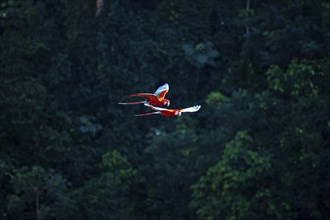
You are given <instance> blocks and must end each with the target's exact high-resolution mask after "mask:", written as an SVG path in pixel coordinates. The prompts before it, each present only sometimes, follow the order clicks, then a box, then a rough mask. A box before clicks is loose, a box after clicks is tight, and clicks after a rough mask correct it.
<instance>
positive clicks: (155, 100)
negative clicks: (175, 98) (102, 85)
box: [118, 83, 170, 106]
mask: <svg viewBox="0 0 330 220" xmlns="http://www.w3.org/2000/svg"><path fill="white" fill-rule="evenodd" d="M169 88H170V87H169V85H168V84H167V83H165V84H164V85H162V86H160V87H159V88H158V89H157V90H156V92H155V93H154V94H152V93H136V94H132V95H130V96H137V97H141V98H143V99H144V100H145V101H141V102H126V103H118V104H121V105H136V104H149V105H153V106H169V105H170V100H168V99H165V95H166V94H167V92H168V91H169Z"/></svg>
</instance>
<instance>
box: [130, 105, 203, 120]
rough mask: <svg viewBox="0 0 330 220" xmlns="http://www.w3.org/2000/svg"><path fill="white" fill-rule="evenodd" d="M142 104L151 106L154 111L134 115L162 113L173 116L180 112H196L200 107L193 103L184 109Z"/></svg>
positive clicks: (179, 114) (178, 114)
mask: <svg viewBox="0 0 330 220" xmlns="http://www.w3.org/2000/svg"><path fill="white" fill-rule="evenodd" d="M144 105H145V106H147V107H149V108H151V109H152V110H154V111H155V112H148V113H143V114H138V115H135V116H147V115H156V114H160V115H163V116H165V117H173V116H181V113H182V112H197V111H198V110H199V109H200V108H201V106H200V105H195V106H192V107H189V108H184V109H167V108H159V107H155V106H152V105H149V104H147V103H146V104H144Z"/></svg>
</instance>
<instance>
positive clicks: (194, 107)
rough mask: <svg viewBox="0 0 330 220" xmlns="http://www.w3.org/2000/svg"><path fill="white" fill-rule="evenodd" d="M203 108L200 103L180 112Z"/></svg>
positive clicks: (195, 110)
mask: <svg viewBox="0 0 330 220" xmlns="http://www.w3.org/2000/svg"><path fill="white" fill-rule="evenodd" d="M200 108H201V106H200V105H195V106H192V107H189V108H184V109H181V110H180V112H197V111H198V110H199V109H200Z"/></svg>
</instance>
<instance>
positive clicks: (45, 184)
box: [7, 166, 70, 219]
mask: <svg viewBox="0 0 330 220" xmlns="http://www.w3.org/2000/svg"><path fill="white" fill-rule="evenodd" d="M10 184H11V185H12V189H13V193H12V194H10V195H9V196H8V209H7V210H8V213H7V215H8V217H10V218H14V219H26V218H25V217H24V216H31V217H30V218H37V219H47V218H52V217H54V216H61V215H62V214H61V212H63V211H66V210H63V209H61V208H62V207H61V206H62V203H63V202H65V200H68V199H69V198H67V194H66V193H67V191H68V186H70V183H69V182H68V181H67V180H66V179H64V178H63V177H62V176H61V175H59V174H56V173H55V172H54V171H53V170H45V169H44V168H42V167H40V166H33V167H31V168H27V167H23V168H21V169H19V170H15V171H14V173H13V174H12V178H11V181H10ZM22 213H24V215H22Z"/></svg>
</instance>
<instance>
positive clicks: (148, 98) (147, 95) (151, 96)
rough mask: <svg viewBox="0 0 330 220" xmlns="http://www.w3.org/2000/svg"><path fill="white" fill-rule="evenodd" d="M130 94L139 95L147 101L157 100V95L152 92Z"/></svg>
mask: <svg viewBox="0 0 330 220" xmlns="http://www.w3.org/2000/svg"><path fill="white" fill-rule="evenodd" d="M131 96H137V97H141V98H143V99H144V100H146V101H148V102H158V101H159V100H158V98H157V96H155V95H154V94H151V93H136V94H132V95H131Z"/></svg>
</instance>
